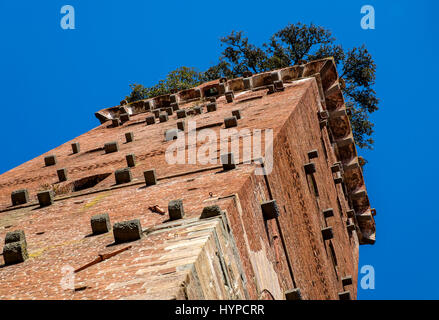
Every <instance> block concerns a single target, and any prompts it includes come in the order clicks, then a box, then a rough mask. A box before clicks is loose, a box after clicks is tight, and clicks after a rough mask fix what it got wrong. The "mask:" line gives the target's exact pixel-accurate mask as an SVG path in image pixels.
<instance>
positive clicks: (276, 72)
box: [270, 71, 280, 83]
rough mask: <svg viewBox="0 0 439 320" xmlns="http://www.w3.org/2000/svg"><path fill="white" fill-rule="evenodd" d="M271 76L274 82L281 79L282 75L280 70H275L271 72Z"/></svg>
mask: <svg viewBox="0 0 439 320" xmlns="http://www.w3.org/2000/svg"><path fill="white" fill-rule="evenodd" d="M270 76H271V81H273V83H274V82H275V81H279V80H280V75H279V71H273V72H271V73H270Z"/></svg>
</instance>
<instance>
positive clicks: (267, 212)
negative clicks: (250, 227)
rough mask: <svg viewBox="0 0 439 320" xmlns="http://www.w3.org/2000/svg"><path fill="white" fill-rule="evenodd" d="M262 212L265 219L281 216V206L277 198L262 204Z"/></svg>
mask: <svg viewBox="0 0 439 320" xmlns="http://www.w3.org/2000/svg"><path fill="white" fill-rule="evenodd" d="M261 209H262V214H263V215H264V219H265V220H271V219H275V218H278V217H279V208H278V206H277V202H276V200H270V201H266V202H263V203H262V204H261Z"/></svg>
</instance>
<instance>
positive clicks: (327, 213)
mask: <svg viewBox="0 0 439 320" xmlns="http://www.w3.org/2000/svg"><path fill="white" fill-rule="evenodd" d="M323 216H324V217H325V218H330V217H333V216H334V209H332V208H329V209H326V210H323Z"/></svg>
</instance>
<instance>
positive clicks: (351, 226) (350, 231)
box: [346, 223, 356, 233]
mask: <svg viewBox="0 0 439 320" xmlns="http://www.w3.org/2000/svg"><path fill="white" fill-rule="evenodd" d="M346 229H347V230H348V233H352V232H354V231H355V229H356V228H355V224H352V223H351V224H348V225H347V226H346Z"/></svg>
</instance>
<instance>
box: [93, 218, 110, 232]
mask: <svg viewBox="0 0 439 320" xmlns="http://www.w3.org/2000/svg"><path fill="white" fill-rule="evenodd" d="M90 223H91V230H92V232H93V234H95V235H97V234H102V233H107V232H108V231H110V229H111V224H110V216H109V215H108V213H103V214H97V215H95V216H93V217H91V220H90Z"/></svg>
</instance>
